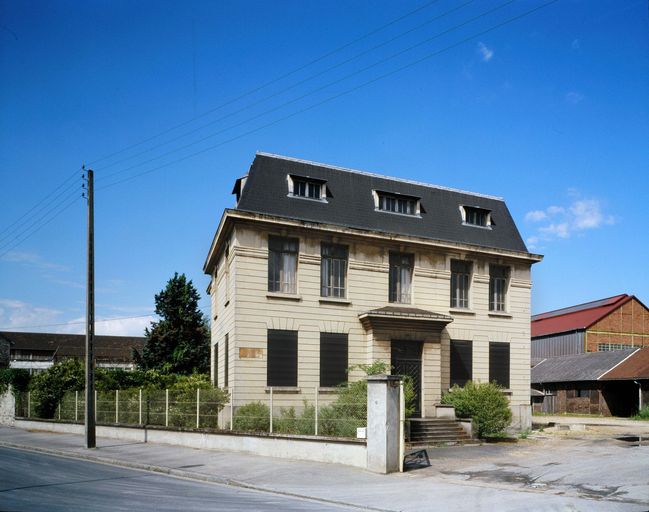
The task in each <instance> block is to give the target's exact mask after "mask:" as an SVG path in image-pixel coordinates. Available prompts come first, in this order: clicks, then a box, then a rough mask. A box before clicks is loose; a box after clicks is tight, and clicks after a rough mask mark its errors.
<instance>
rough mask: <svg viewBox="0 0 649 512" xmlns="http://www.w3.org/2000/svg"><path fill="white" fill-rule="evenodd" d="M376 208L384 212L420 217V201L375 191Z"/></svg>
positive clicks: (414, 198)
mask: <svg viewBox="0 0 649 512" xmlns="http://www.w3.org/2000/svg"><path fill="white" fill-rule="evenodd" d="M374 194H375V198H374V200H375V207H376V209H377V210H380V211H383V212H392V213H401V214H403V215H419V212H420V205H419V199H417V198H416V197H410V196H402V195H400V194H389V193H387V192H379V191H375V192H374Z"/></svg>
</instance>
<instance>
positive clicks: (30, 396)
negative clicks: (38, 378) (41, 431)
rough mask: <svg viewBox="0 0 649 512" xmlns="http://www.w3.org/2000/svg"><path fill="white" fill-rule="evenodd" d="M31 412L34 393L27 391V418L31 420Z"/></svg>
mask: <svg viewBox="0 0 649 512" xmlns="http://www.w3.org/2000/svg"><path fill="white" fill-rule="evenodd" d="M31 410H32V392H31V391H27V417H28V418H31Z"/></svg>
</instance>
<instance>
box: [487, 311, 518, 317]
mask: <svg viewBox="0 0 649 512" xmlns="http://www.w3.org/2000/svg"><path fill="white" fill-rule="evenodd" d="M489 316H493V317H495V318H514V317H513V316H512V315H511V314H509V313H505V312H504V311H489Z"/></svg>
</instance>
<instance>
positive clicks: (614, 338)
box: [531, 294, 649, 359]
mask: <svg viewBox="0 0 649 512" xmlns="http://www.w3.org/2000/svg"><path fill="white" fill-rule="evenodd" d="M640 347H649V309H647V307H646V306H645V305H644V304H643V303H642V302H641V301H640V300H639V299H638V298H637V297H635V296H633V295H627V294H621V295H615V296H614V297H609V298H606V299H600V300H596V301H592V302H587V303H585V304H579V305H576V306H570V307H567V308H562V309H557V310H555V311H548V312H547V313H541V314H538V315H534V316H532V354H531V355H532V359H539V358H548V357H557V356H566V355H574V354H584V353H588V352H604V351H610V350H625V349H633V348H640Z"/></svg>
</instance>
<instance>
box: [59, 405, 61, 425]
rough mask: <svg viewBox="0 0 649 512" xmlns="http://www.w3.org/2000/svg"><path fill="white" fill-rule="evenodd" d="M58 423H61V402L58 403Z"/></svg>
mask: <svg viewBox="0 0 649 512" xmlns="http://www.w3.org/2000/svg"><path fill="white" fill-rule="evenodd" d="M59 421H61V402H59Z"/></svg>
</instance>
